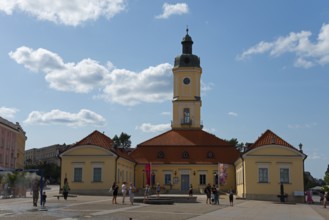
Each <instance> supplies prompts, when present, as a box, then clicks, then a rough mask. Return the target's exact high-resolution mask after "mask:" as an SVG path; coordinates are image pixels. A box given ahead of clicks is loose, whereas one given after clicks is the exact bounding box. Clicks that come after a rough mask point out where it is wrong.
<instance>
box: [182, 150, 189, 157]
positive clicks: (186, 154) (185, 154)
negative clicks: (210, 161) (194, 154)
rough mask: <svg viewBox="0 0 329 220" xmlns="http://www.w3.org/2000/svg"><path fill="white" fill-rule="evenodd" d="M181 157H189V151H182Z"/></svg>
mask: <svg viewBox="0 0 329 220" xmlns="http://www.w3.org/2000/svg"><path fill="white" fill-rule="evenodd" d="M182 157H183V158H184V159H187V158H189V157H190V155H189V153H188V152H187V151H184V152H183V154H182Z"/></svg>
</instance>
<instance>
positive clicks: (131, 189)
mask: <svg viewBox="0 0 329 220" xmlns="http://www.w3.org/2000/svg"><path fill="white" fill-rule="evenodd" d="M135 191H136V188H135V186H134V184H132V183H130V186H129V200H130V203H131V205H134V197H135Z"/></svg>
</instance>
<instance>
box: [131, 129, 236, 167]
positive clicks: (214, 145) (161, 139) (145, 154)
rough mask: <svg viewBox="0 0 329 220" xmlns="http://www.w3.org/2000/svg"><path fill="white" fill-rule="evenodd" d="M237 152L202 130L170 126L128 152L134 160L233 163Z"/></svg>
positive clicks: (226, 143)
mask: <svg viewBox="0 0 329 220" xmlns="http://www.w3.org/2000/svg"><path fill="white" fill-rule="evenodd" d="M186 153H187V154H188V157H185V158H184V156H183V155H184V154H185V155H186ZM161 154H162V156H163V157H162V156H161ZM208 154H213V157H209V156H208ZM239 155H240V152H239V151H238V150H237V149H236V148H235V147H234V146H233V145H231V144H229V143H228V142H226V141H224V140H222V139H220V138H218V137H216V136H215V135H212V134H209V133H207V132H205V131H202V130H170V131H168V132H165V133H163V134H161V135H159V136H157V137H154V138H152V139H150V140H148V141H145V142H143V143H141V144H139V145H137V148H136V150H134V151H133V152H132V153H131V154H130V156H131V157H132V158H133V159H134V160H135V161H136V162H138V163H149V162H152V163H171V164H217V163H218V162H221V163H226V164H233V163H234V161H235V160H236V159H237V158H238V157H239Z"/></svg>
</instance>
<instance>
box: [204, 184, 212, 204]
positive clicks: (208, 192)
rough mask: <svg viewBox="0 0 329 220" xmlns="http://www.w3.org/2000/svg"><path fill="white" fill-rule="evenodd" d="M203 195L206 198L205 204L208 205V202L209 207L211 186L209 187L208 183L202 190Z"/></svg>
mask: <svg viewBox="0 0 329 220" xmlns="http://www.w3.org/2000/svg"><path fill="white" fill-rule="evenodd" d="M204 193H205V194H206V196H207V200H206V204H208V202H209V205H211V185H210V183H208V185H207V186H206V188H205V189H204Z"/></svg>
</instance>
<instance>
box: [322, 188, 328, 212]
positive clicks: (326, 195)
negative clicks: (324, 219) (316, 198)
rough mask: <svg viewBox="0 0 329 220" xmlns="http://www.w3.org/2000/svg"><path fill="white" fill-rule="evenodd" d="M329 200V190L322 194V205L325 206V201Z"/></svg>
mask: <svg viewBox="0 0 329 220" xmlns="http://www.w3.org/2000/svg"><path fill="white" fill-rule="evenodd" d="M328 201H329V192H326V193H325V194H324V198H323V207H324V208H327V202H328Z"/></svg>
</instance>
